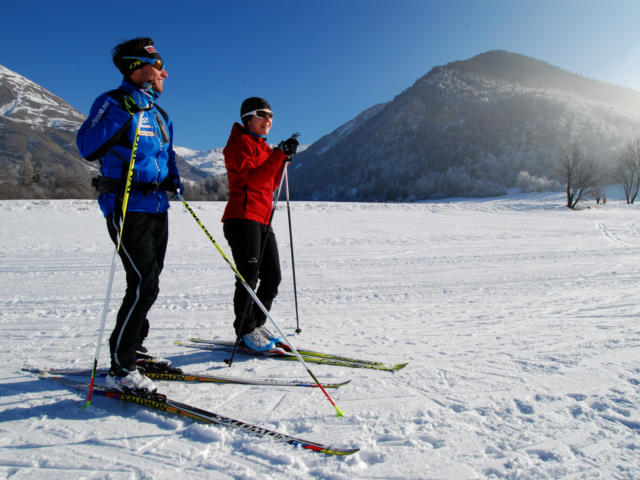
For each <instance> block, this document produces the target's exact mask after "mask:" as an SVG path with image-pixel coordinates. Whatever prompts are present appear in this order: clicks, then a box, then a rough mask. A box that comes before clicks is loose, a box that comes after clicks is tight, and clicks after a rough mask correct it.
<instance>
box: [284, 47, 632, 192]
mask: <svg viewBox="0 0 640 480" xmlns="http://www.w3.org/2000/svg"><path fill="white" fill-rule="evenodd" d="M639 132H640V93H638V92H635V91H633V90H631V89H628V88H622V87H618V86H614V85H610V84H607V83H604V82H600V81H597V80H592V79H588V78H585V77H582V76H579V75H576V74H573V73H570V72H567V71H565V70H562V69H561V68H558V67H555V66H552V65H549V64H547V63H545V62H542V61H540V60H536V59H533V58H530V57H526V56H523V55H518V54H515V53H510V52H506V51H490V52H487V53H484V54H481V55H478V56H475V57H473V58H471V59H469V60H466V61H456V62H452V63H449V64H447V65H445V66H439V67H435V68H433V69H432V70H431V71H430V72H429V73H428V74H426V75H425V76H423V77H422V78H420V79H418V80H417V81H416V82H415V84H414V85H413V86H411V87H410V88H408V89H407V90H405V91H404V92H402V93H400V94H399V95H398V96H396V97H395V98H394V99H393V100H392V101H390V102H387V103H383V104H380V105H376V106H374V107H371V108H369V109H367V110H366V111H364V112H363V113H361V114H360V115H358V116H357V117H356V118H354V119H353V120H351V121H350V122H348V123H346V124H345V125H342V126H341V127H339V128H338V129H336V130H334V131H333V132H331V133H330V134H329V135H327V136H325V137H323V138H321V139H320V140H318V141H317V142H315V143H314V144H313V145H311V146H310V147H309V149H308V150H307V151H305V152H304V153H301V154H299V155H298V156H297V157H296V158H295V160H294V162H293V164H292V168H291V169H290V171H291V174H290V176H291V183H292V195H293V196H294V197H295V198H298V199H300V198H304V199H314V200H337V201H344V200H359V201H413V200H420V199H429V198H443V197H450V196H490V195H499V194H503V193H505V192H506V190H507V189H508V188H509V187H513V186H516V185H517V183H518V179H519V178H523V175H524V176H525V177H527V178H529V179H532V181H537V182H538V183H543V184H546V185H549V186H554V185H555V186H556V187H558V186H561V185H562V178H561V176H560V174H559V170H558V165H559V159H560V157H561V156H562V155H563V152H565V151H567V150H568V149H571V148H573V145H577V146H579V148H581V149H583V150H585V151H586V152H587V153H588V154H589V155H590V156H592V157H594V158H596V159H598V160H599V161H600V162H601V163H603V164H606V163H607V162H611V159H612V158H614V155H615V152H616V150H617V148H619V146H620V145H622V144H623V143H625V142H626V141H628V140H629V139H630V138H632V137H634V136H636V135H637V134H638V133H639ZM521 172H522V173H521Z"/></svg>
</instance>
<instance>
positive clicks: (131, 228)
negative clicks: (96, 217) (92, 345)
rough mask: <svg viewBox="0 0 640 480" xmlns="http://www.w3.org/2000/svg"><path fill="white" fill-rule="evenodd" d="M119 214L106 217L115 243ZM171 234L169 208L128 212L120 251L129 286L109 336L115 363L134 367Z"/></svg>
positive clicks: (112, 357)
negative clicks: (165, 210) (158, 210)
mask: <svg viewBox="0 0 640 480" xmlns="http://www.w3.org/2000/svg"><path fill="white" fill-rule="evenodd" d="M119 217H120V215H119V214H118V213H116V214H113V215H110V216H108V217H107V229H108V230H109V235H110V236H111V240H113V242H114V244H116V243H117V241H118V237H117V233H118V229H119ZM168 237H169V222H168V215H167V212H163V213H145V212H127V214H126V217H125V222H124V232H123V235H122V243H121V244H120V251H119V255H120V260H122V265H123V267H124V270H125V273H126V276H127V288H126V291H125V294H124V298H123V299H122V305H121V306H120V310H119V311H118V315H117V318H116V326H115V328H114V329H113V332H112V333H111V337H110V338H109V347H110V351H111V365H112V366H113V367H116V368H117V367H120V368H122V367H124V368H127V369H133V368H135V361H136V349H137V348H138V347H139V346H141V345H142V342H143V340H144V338H145V337H146V335H147V333H148V331H149V321H148V320H147V313H148V312H149V309H151V306H152V305H153V303H154V302H155V300H156V298H157V297H158V292H159V291H160V289H159V283H160V272H162V267H163V266H164V256H165V252H166V250H167V240H168Z"/></svg>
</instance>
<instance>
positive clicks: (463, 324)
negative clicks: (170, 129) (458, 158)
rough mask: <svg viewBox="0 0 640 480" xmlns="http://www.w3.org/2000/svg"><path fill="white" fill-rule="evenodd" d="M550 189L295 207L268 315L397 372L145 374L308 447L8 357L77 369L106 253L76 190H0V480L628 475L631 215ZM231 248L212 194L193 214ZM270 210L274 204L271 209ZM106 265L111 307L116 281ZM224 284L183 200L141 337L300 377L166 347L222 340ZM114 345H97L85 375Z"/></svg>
mask: <svg viewBox="0 0 640 480" xmlns="http://www.w3.org/2000/svg"><path fill="white" fill-rule="evenodd" d="M563 202H564V199H563V196H562V195H561V194H531V195H520V196H511V197H505V198H498V199H488V200H457V201H451V202H433V203H424V204H346V203H303V202H296V203H293V204H292V217H293V227H294V246H295V258H296V273H297V283H298V298H299V306H300V323H301V325H300V326H301V328H302V333H301V334H300V335H294V333H293V331H294V329H295V313H294V307H293V290H292V280H291V262H290V257H289V238H288V230H287V214H286V209H284V208H279V209H278V212H277V213H276V217H275V224H274V226H275V228H276V233H277V235H278V238H279V244H280V252H281V258H282V265H283V277H284V280H283V284H282V287H281V293H280V296H279V297H278V300H277V302H276V303H275V304H274V308H273V310H272V313H273V316H274V318H275V319H276V320H277V321H278V322H279V324H280V325H281V327H282V328H283V329H284V330H285V332H286V333H287V334H290V335H291V337H290V338H291V339H292V341H293V343H294V345H296V346H299V347H307V348H314V349H316V350H324V351H329V352H335V353H346V354H350V355H356V356H359V357H364V358H371V359H381V360H384V361H388V362H403V361H408V362H409V365H408V366H407V367H406V368H405V369H404V370H401V371H398V372H394V373H389V372H378V371H371V370H364V369H350V368H337V367H330V366H323V365H310V368H311V369H312V371H313V372H314V373H315V374H316V375H317V376H318V377H320V378H321V379H324V380H336V381H337V380H344V379H351V380H352V382H351V384H349V385H347V386H345V387H342V388H341V389H339V390H331V391H330V392H329V393H330V394H331V395H332V397H333V398H334V399H335V401H336V403H337V404H338V406H339V407H340V408H341V409H343V410H344V411H345V412H346V414H345V416H344V417H342V418H337V417H336V416H335V411H334V410H333V408H332V407H331V405H330V404H329V402H328V401H327V399H326V398H325V397H324V396H323V395H322V393H321V392H320V391H319V390H316V389H303V388H283V387H257V386H237V385H212V384H198V385H194V384H185V383H170V382H158V384H159V386H160V389H161V391H163V392H165V393H167V394H168V395H169V396H170V397H172V398H174V399H176V400H178V401H183V402H186V403H190V404H193V405H197V406H200V407H202V408H205V409H207V410H211V411H214V412H217V413H220V414H223V415H227V416H232V417H236V418H239V419H242V420H245V421H248V422H252V423H256V424H260V425H264V426H268V427H271V428H274V429H277V430H280V431H283V432H285V433H289V434H294V435H297V436H300V437H302V438H306V439H309V440H315V441H319V442H324V443H333V444H336V445H340V446H359V447H360V448H361V451H360V452H359V453H358V454H356V455H352V456H350V457H341V458H339V457H330V456H325V455H323V454H318V453H314V452H309V451H301V450H298V449H295V448H293V447H291V446H289V445H284V444H280V443H277V442H275V441H273V440H269V439H262V438H257V437H253V436H250V435H248V434H244V433H241V432H238V431H234V430H230V429H226V428H223V427H219V426H215V425H202V424H198V423H196V422H194V421H191V420H189V419H182V418H176V417H172V416H169V415H167V414H162V413H159V412H155V411H150V410H147V409H145V408H142V407H139V406H136V405H131V404H125V403H123V402H117V401H114V400H112V399H109V398H104V397H94V400H93V403H92V406H91V407H90V408H89V409H87V410H83V409H82V408H81V407H82V406H83V405H84V401H85V395H84V394H82V393H78V392H75V391H72V390H69V389H67V388H65V387H62V386H60V385H58V384H56V383H55V382H51V381H45V380H40V379H38V378H36V376H35V375H32V374H29V373H25V372H23V371H22V369H23V368H24V367H74V366H75V367H83V368H90V367H91V362H92V359H93V355H94V352H95V342H96V339H97V330H98V325H99V319H100V315H101V311H102V305H103V302H104V295H105V291H106V285H107V278H108V272H109V267H110V265H111V257H112V252H113V246H112V244H111V243H109V241H108V240H107V234H106V230H105V225H104V222H103V219H102V218H101V216H100V214H99V212H98V207H97V205H96V204H95V202H92V201H0V222H1V224H2V230H1V232H0V245H2V247H1V249H0V302H1V303H0V305H1V306H0V338H1V339H2V340H1V341H2V348H0V477H2V478H11V479H24V478H38V479H76V478H92V479H99V478H109V479H128V480H129V479H172V480H177V479H192V478H203V479H204V478H207V479H246V480H255V479H258V478H260V479H282V478H289V479H332V480H342V479H344V480H347V479H455V480H464V479H476V478H496V479H501V478H508V479H534V478H535V479H548V478H560V479H582V478H589V479H590V478H602V479H634V478H635V479H637V478H640V302H639V298H640V220H639V216H638V208H637V207H636V206H627V205H624V204H623V203H622V202H620V201H609V203H608V204H607V205H606V206H602V205H601V206H596V205H595V203H594V202H592V201H591V202H589V203H586V204H585V207H586V206H587V205H588V206H590V207H591V208H585V209H583V210H581V211H568V210H567V209H566V208H563V206H562V205H563ZM193 207H194V209H195V211H196V213H197V214H198V215H199V216H200V218H201V219H202V221H203V223H204V224H205V225H206V226H207V227H208V228H209V230H210V231H211V233H212V234H213V235H214V237H216V238H217V239H218V241H219V242H220V244H221V246H222V247H223V249H224V250H225V251H227V252H228V251H229V249H228V246H227V244H226V241H225V240H224V237H223V235H222V228H221V224H220V222H219V219H220V217H221V214H222V210H223V207H224V204H223V203H204V202H202V203H200V202H196V203H194V204H193ZM281 207H284V203H283V202H281ZM123 277H124V275H123V273H122V271H121V269H120V266H119V265H118V269H117V270H116V276H115V282H114V289H113V297H112V302H111V307H112V309H111V310H112V311H111V313H110V315H109V317H108V330H109V331H110V329H111V328H112V326H113V321H114V316H115V314H114V311H115V309H116V308H117V307H118V305H119V302H120V298H121V294H122V290H123ZM233 281H234V279H233V274H232V273H231V271H230V270H229V268H228V266H227V265H226V264H225V263H224V262H223V260H222V259H221V257H220V255H219V254H218V253H217V251H216V250H215V248H214V247H213V246H212V245H211V244H210V243H209V241H208V240H207V238H206V237H205V236H204V234H203V233H202V231H201V230H200V229H199V227H198V226H197V224H196V223H195V222H194V221H193V219H192V217H191V216H190V215H189V214H188V213H187V212H186V211H185V210H184V208H183V207H182V205H180V204H179V203H173V204H172V209H171V212H170V243H169V248H168V252H167V262H166V267H165V270H164V272H163V275H162V280H161V292H160V297H159V298H158V301H157V303H156V305H155V306H154V308H153V310H152V311H151V315H150V318H151V320H152V329H151V335H150V338H149V339H148V342H147V346H148V347H150V348H151V350H152V351H153V352H157V353H161V354H164V355H166V356H167V357H168V358H170V359H171V360H172V361H173V362H174V364H175V365H177V366H181V367H183V368H184V369H186V370H188V371H191V372H194V371H196V372H202V373H210V374H225V375H234V376H246V377H260V378H279V377H286V378H297V379H302V380H308V379H309V376H308V374H307V372H306V371H305V370H304V369H303V368H302V366H301V365H299V364H297V363H292V362H283V361H278V360H273V359H257V358H249V357H243V356H237V357H236V362H235V363H234V365H233V367H232V368H229V367H227V366H225V364H224V363H223V361H222V360H223V359H224V358H226V357H227V355H226V354H224V353H217V352H206V351H198V350H193V349H185V348H184V347H180V346H177V345H175V344H174V342H175V341H176V340H182V339H187V338H189V337H191V336H199V337H214V338H225V339H229V338H231V335H232V328H231V322H232V306H231V295H232V289H233ZM107 358H108V352H107V348H106V345H105V346H104V347H103V348H102V353H101V366H107V364H108V362H107Z"/></svg>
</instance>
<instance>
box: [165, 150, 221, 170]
mask: <svg viewBox="0 0 640 480" xmlns="http://www.w3.org/2000/svg"><path fill="white" fill-rule="evenodd" d="M174 150H175V151H176V154H177V155H180V156H181V157H182V158H183V159H184V161H185V162H187V163H188V164H189V165H192V166H194V167H196V168H198V169H199V170H202V171H203V172H206V173H208V174H209V175H224V174H225V173H226V169H225V166H224V155H222V150H223V148H212V149H211V150H192V149H190V148H186V147H174Z"/></svg>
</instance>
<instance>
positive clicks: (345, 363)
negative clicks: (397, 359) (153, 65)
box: [175, 338, 407, 371]
mask: <svg viewBox="0 0 640 480" xmlns="http://www.w3.org/2000/svg"><path fill="white" fill-rule="evenodd" d="M175 343H176V345H180V346H183V347H189V348H199V349H203V350H217V349H219V348H227V349H228V348H233V346H234V344H235V342H232V341H227V340H205V339H201V338H192V339H190V341H189V342H175ZM283 350H284V351H283ZM238 351H239V352H242V353H245V354H247V355H255V356H267V357H270V358H279V359H283V360H296V356H295V355H294V354H293V353H292V352H291V350H290V349H289V347H288V346H287V345H284V344H278V350H273V351H268V352H264V353H262V352H255V351H253V350H250V349H248V348H246V347H242V346H240V347H238ZM298 353H299V354H300V356H302V358H303V359H304V361H305V362H309V363H318V364H322V365H334V366H339V367H351V368H369V369H372V370H385V371H395V370H400V369H402V368H404V367H406V366H407V364H406V363H396V364H387V363H383V362H376V361H371V360H363V359H358V358H352V357H346V356H342V355H334V354H331V353H324V352H316V351H313V350H304V349H298Z"/></svg>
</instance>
